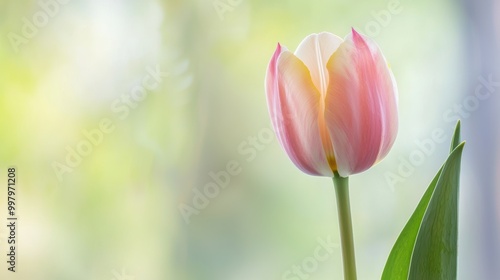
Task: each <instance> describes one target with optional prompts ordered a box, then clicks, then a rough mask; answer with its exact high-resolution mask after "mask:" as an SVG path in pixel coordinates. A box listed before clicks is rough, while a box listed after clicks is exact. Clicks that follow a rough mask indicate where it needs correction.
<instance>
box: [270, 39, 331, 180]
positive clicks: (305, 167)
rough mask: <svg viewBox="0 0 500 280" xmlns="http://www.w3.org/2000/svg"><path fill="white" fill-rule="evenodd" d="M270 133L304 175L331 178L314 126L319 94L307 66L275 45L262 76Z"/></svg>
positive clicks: (316, 125)
mask: <svg viewBox="0 0 500 280" xmlns="http://www.w3.org/2000/svg"><path fill="white" fill-rule="evenodd" d="M266 91H267V99H268V105H269V113H270V115H271V119H272V124H273V126H274V130H275V131H276V134H277V135H278V140H279V142H280V144H281V145H282V146H283V148H284V149H285V151H286V152H287V154H288V156H289V157H290V159H291V160H292V161H293V163H294V164H295V165H296V166H297V167H298V168H299V169H301V170H302V171H304V172H305V173H308V174H311V175H318V176H330V177H331V176H332V175H333V173H332V171H331V168H330V166H329V164H328V162H327V160H326V156H325V152H324V150H323V146H322V142H321V139H320V137H319V135H320V131H319V126H318V118H319V117H320V114H319V102H320V94H319V92H318V91H317V90H316V88H315V86H314V85H313V82H312V80H311V78H310V73H309V70H308V69H307V67H306V66H305V65H304V63H303V62H302V61H300V59H298V58H297V57H296V56H295V55H293V54H292V53H291V52H289V51H283V50H281V47H280V46H278V48H277V50H276V52H275V55H274V56H273V59H272V60H271V63H270V64H269V68H268V72H267V77H266Z"/></svg>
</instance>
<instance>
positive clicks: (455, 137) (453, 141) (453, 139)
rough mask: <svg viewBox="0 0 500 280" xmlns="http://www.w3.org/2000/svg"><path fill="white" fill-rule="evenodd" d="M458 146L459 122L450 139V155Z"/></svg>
mask: <svg viewBox="0 0 500 280" xmlns="http://www.w3.org/2000/svg"><path fill="white" fill-rule="evenodd" d="M458 144H460V120H458V121H457V125H456V126H455V132H454V133H453V137H451V147H450V153H451V152H453V150H455V148H456V147H457V146H458Z"/></svg>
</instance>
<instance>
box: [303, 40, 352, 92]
mask: <svg viewBox="0 0 500 280" xmlns="http://www.w3.org/2000/svg"><path fill="white" fill-rule="evenodd" d="M343 41H344V40H342V38H340V37H339V36H337V35H334V34H331V33H328V32H322V33H319V34H311V35H309V36H307V37H306V38H305V39H304V40H302V42H301V43H300V45H299V47H298V48H297V50H296V51H295V55H296V56H297V57H298V58H299V59H300V60H302V62H304V64H305V65H306V66H307V68H308V69H309V71H310V72H311V77H312V80H313V83H314V85H315V86H316V88H317V89H318V91H319V92H320V93H321V94H322V95H323V96H324V95H325V94H326V90H327V88H328V80H329V77H328V71H327V70H326V63H327V62H328V59H330V57H331V56H332V54H333V53H334V52H335V50H337V48H338V47H339V46H340V44H341V43H342V42H343Z"/></svg>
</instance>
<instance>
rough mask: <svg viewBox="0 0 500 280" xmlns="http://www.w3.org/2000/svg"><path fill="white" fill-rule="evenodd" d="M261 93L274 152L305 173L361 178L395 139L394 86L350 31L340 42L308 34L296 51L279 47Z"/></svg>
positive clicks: (372, 51) (373, 52)
mask: <svg viewBox="0 0 500 280" xmlns="http://www.w3.org/2000/svg"><path fill="white" fill-rule="evenodd" d="M266 95H267V102H268V107H269V113H270V116H271V120H272V125H273V127H274V130H275V132H276V134H277V138H278V140H279V142H280V144H281V146H282V147H283V148H284V150H285V151H286V153H287V154H288V156H289V157H290V159H291V160H292V161H293V163H294V164H295V165H296V166H297V167H298V168H300V169H301V170H302V171H304V172H306V173H308V174H311V175H316V176H328V177H333V175H334V173H335V172H338V174H339V175H340V176H342V177H347V176H349V175H352V174H356V173H360V172H363V171H365V170H367V169H368V168H370V167H371V166H373V165H374V164H376V163H377V162H379V161H380V160H382V159H383V158H384V157H385V156H386V155H387V153H388V152H389V150H390V148H391V147H392V145H393V143H394V140H395V138H396V134H397V130H398V113H397V111H398V109H397V86H396V82H395V80H394V77H393V75H392V72H391V70H390V68H389V66H388V64H387V62H386V60H385V58H384V56H383V55H382V52H381V51H380V49H379V47H378V46H377V45H376V43H375V42H374V41H373V40H371V39H369V38H367V37H365V36H363V35H361V34H359V33H357V32H356V31H355V30H354V29H353V30H352V32H351V33H350V34H349V35H347V36H346V38H345V39H342V38H340V37H338V36H336V35H333V34H331V33H326V32H325V33H320V34H312V35H309V36H308V37H306V38H305V39H304V40H303V41H302V43H301V44H300V45H299V47H298V48H297V50H296V51H295V53H292V52H290V51H288V50H287V49H286V48H285V47H283V46H281V45H279V44H278V47H277V49H276V51H275V53H274V55H273V57H272V59H271V62H270V63H269V67H268V70H267V75H266Z"/></svg>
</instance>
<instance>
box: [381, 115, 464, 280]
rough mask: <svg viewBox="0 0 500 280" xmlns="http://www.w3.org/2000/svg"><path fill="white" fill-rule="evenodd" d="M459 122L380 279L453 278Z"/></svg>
mask: <svg viewBox="0 0 500 280" xmlns="http://www.w3.org/2000/svg"><path fill="white" fill-rule="evenodd" d="M459 142H460V122H458V123H457V126H456V128H455V133H454V135H453V138H452V151H451V154H450V155H449V157H448V159H447V160H446V162H445V163H444V164H443V166H442V167H441V168H440V169H439V171H438V172H437V174H436V176H435V177H434V179H433V180H432V182H431V183H430V185H429V187H428V188H427V190H426V191H425V193H424V195H423V197H422V199H421V200H420V202H419V204H418V205H417V208H416V209H415V211H414V212H413V214H412V216H411V217H410V219H409V221H408V222H407V223H406V225H405V227H404V228H403V231H402V232H401V234H400V235H399V237H398V239H397V240H396V243H395V244H394V247H393V248H392V250H391V253H390V255H389V258H388V260H387V263H386V265H385V268H384V272H383V274H382V280H406V279H419V280H420V279H455V278H456V260H457V255H456V253H457V223H458V217H457V213H458V186H459V177H460V160H461V155H462V150H463V147H464V143H460V144H459Z"/></svg>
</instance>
